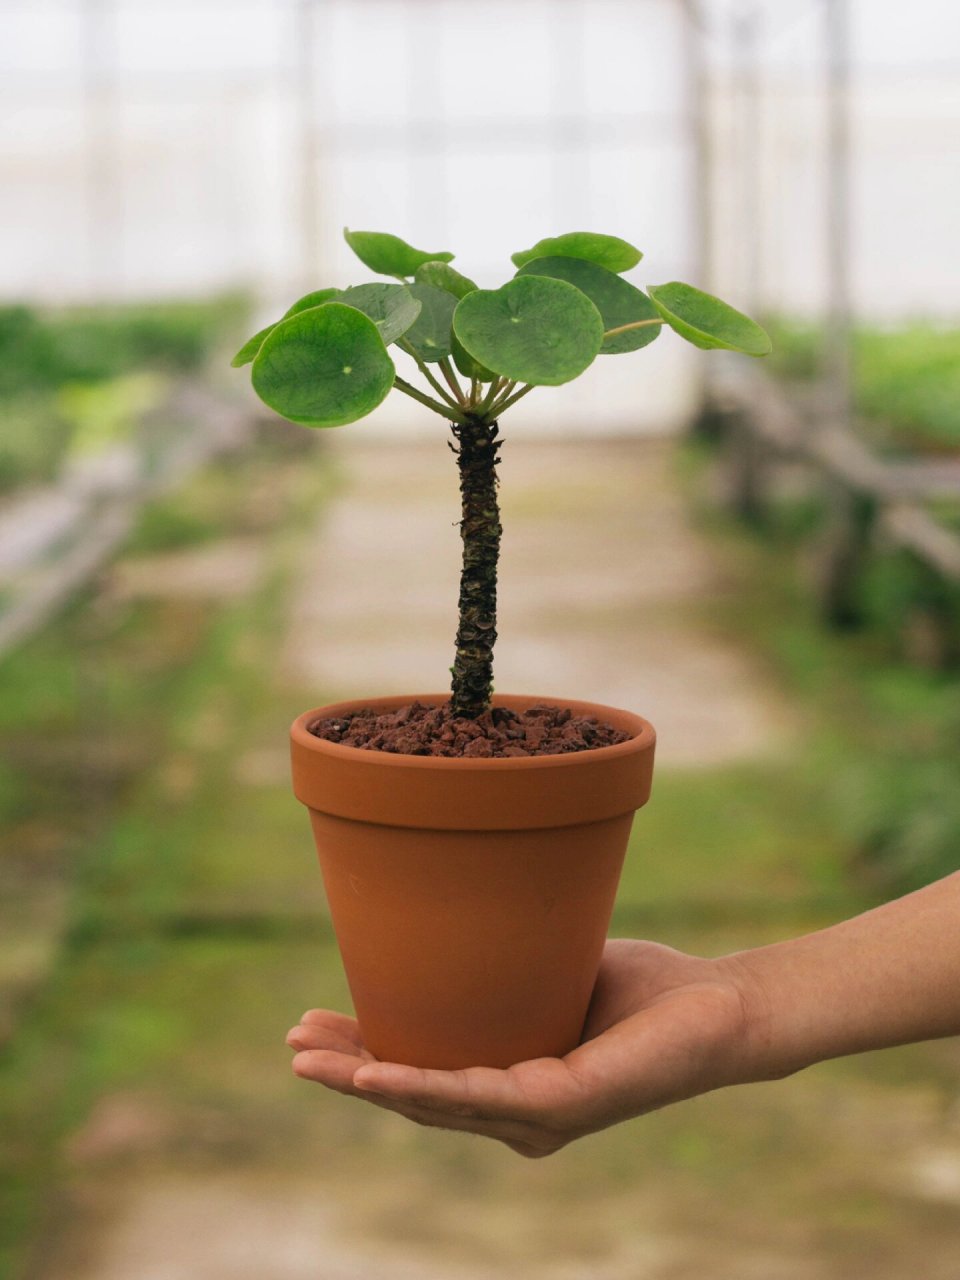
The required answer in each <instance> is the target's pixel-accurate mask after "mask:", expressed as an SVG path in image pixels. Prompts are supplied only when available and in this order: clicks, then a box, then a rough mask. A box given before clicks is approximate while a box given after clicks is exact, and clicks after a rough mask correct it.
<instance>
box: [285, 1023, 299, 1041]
mask: <svg viewBox="0 0 960 1280" xmlns="http://www.w3.org/2000/svg"><path fill="white" fill-rule="evenodd" d="M299 1043H300V1028H299V1027H291V1028H290V1030H289V1031H288V1032H287V1044H291V1045H292V1044H299Z"/></svg>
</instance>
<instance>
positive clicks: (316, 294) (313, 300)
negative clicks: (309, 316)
mask: <svg viewBox="0 0 960 1280" xmlns="http://www.w3.org/2000/svg"><path fill="white" fill-rule="evenodd" d="M339 292H340V290H339V289H315V290H314V291H313V293H305V294H304V295H303V297H302V298H298V299H297V300H296V302H295V303H294V304H293V306H292V307H290V308H288V309H287V310H286V311H285V312H284V313H283V315H282V316H281V319H282V320H286V318H287V317H288V316H295V315H296V314H297V313H298V312H300V311H309V310H310V308H311V307H322V306H323V304H324V303H325V302H330V301H331V299H333V298H335V297H336V296H337V295H338V294H339Z"/></svg>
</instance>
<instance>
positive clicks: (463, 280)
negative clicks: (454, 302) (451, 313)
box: [413, 262, 477, 298]
mask: <svg viewBox="0 0 960 1280" xmlns="http://www.w3.org/2000/svg"><path fill="white" fill-rule="evenodd" d="M413 278H414V280H415V281H416V282H417V284H432V285H433V287H434V288H435V289H446V291H447V293H452V294H453V296H454V297H455V298H465V297H466V296H467V294H468V293H473V291H474V289H476V288H477V286H476V285H475V284H474V283H473V281H472V280H470V279H469V278H468V277H467V276H462V275H461V274H460V272H459V271H457V270H455V269H454V268H453V267H448V266H447V264H446V263H445V262H424V263H423V264H422V265H421V266H419V267H417V270H416V274H415V275H414V277H413Z"/></svg>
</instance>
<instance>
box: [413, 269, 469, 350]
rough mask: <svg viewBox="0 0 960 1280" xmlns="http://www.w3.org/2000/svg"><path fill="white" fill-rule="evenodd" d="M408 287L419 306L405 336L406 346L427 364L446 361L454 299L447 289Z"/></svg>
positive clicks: (454, 305) (429, 285) (424, 286)
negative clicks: (415, 317) (415, 319)
mask: <svg viewBox="0 0 960 1280" xmlns="http://www.w3.org/2000/svg"><path fill="white" fill-rule="evenodd" d="M407 287H408V288H409V290H410V292H411V294H412V295H413V297H414V298H415V299H416V301H417V302H418V303H419V304H420V314H419V316H418V317H417V322H416V324H414V325H413V326H412V327H411V328H410V330H409V331H408V333H407V342H409V344H410V346H411V347H413V349H414V351H416V353H417V355H418V356H419V357H420V359H421V360H423V361H424V362H426V363H427V364H429V363H431V362H433V361H436V360H443V359H445V357H446V356H448V355H449V354H450V339H451V337H452V336H453V331H452V325H453V313H454V311H456V309H457V299H456V298H455V297H454V296H453V294H452V293H448V292H447V291H446V289H435V288H434V286H433V285H432V284H411V285H408V286H407Z"/></svg>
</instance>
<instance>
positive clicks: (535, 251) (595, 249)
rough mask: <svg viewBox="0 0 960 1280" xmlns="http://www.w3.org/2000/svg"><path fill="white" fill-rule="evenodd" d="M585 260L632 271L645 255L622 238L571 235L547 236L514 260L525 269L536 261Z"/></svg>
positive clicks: (574, 232) (589, 234) (587, 234)
mask: <svg viewBox="0 0 960 1280" xmlns="http://www.w3.org/2000/svg"><path fill="white" fill-rule="evenodd" d="M554 257H557V258H582V259H583V260H584V261H585V262H595V263H596V264H597V266H598V267H606V269H607V270H608V271H615V272H620V271H629V270H630V268H631V267H635V266H636V265H637V263H638V262H639V261H640V259H641V258H642V257H643V254H642V253H641V252H640V250H639V249H635V248H634V247H633V245H632V244H628V243H627V242H626V240H621V239H620V237H619V236H602V235H599V234H597V233H596V232H593V231H568V232H567V233H566V235H562V236H547V238H546V239H545V240H538V241H537V243H536V244H535V245H534V246H533V248H532V249H523V250H521V251H520V252H519V253H515V254H513V256H512V260H513V263H514V265H515V266H518V267H522V266H525V265H526V263H528V262H532V261H533V259H534V258H554Z"/></svg>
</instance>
